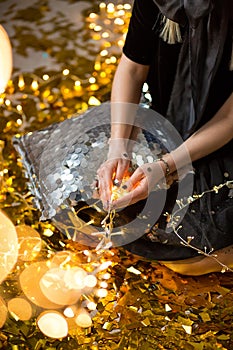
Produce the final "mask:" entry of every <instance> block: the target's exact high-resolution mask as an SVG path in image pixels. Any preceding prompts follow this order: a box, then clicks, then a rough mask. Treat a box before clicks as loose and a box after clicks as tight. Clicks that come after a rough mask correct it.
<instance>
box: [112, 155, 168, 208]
mask: <svg viewBox="0 0 233 350" xmlns="http://www.w3.org/2000/svg"><path fill="white" fill-rule="evenodd" d="M161 181H164V182H165V183H166V179H165V175H164V169H163V167H162V164H161V162H159V161H158V162H154V163H145V164H143V165H142V166H140V167H139V168H137V169H136V170H135V172H134V173H133V174H132V175H131V177H130V178H129V180H128V181H127V182H125V183H123V184H122V189H124V190H125V192H126V194H125V195H123V196H122V197H120V198H119V199H116V200H114V201H113V202H112V208H114V209H115V208H124V207H126V206H128V205H131V204H134V203H136V202H138V201H140V200H142V199H145V198H147V197H148V195H149V193H150V192H151V191H152V190H153V189H154V188H155V186H156V185H157V184H158V183H159V182H161Z"/></svg>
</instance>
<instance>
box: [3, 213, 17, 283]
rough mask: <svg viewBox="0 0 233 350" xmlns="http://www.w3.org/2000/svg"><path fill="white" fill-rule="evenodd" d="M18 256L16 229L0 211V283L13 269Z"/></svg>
mask: <svg viewBox="0 0 233 350" xmlns="http://www.w3.org/2000/svg"><path fill="white" fill-rule="evenodd" d="M17 258H18V238H17V234H16V229H15V226H14V225H13V223H12V222H11V221H10V219H8V217H7V216H6V215H5V214H4V213H3V212H2V211H0V283H1V282H2V281H3V280H4V279H5V278H6V277H7V275H8V274H9V273H10V272H11V270H12V269H13V267H14V265H15V263H16V261H17Z"/></svg>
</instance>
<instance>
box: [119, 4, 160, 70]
mask: <svg viewBox="0 0 233 350" xmlns="http://www.w3.org/2000/svg"><path fill="white" fill-rule="evenodd" d="M158 14H159V10H158V8H157V6H156V5H155V3H154V2H153V0H135V1H134V5H133V10H132V16H131V19H130V23H129V28H128V33H127V36H126V41H125V45H124V47H123V53H124V54H125V55H126V56H127V57H128V58H129V59H131V60H132V61H134V62H136V63H140V64H145V65H149V64H150V63H151V58H152V52H153V47H154V44H155V40H156V34H155V32H154V30H153V26H154V24H155V23H156V21H157V18H158Z"/></svg>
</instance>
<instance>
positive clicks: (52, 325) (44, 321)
mask: <svg viewBox="0 0 233 350" xmlns="http://www.w3.org/2000/svg"><path fill="white" fill-rule="evenodd" d="M37 325H38V328H39V329H40V331H41V332H42V333H43V334H44V335H46V336H47V337H50V338H54V339H60V338H64V337H66V336H67V335H68V323H67V321H66V319H65V317H64V316H63V315H62V314H60V313H59V312H57V311H45V312H43V313H41V314H40V316H39V317H38V318H37Z"/></svg>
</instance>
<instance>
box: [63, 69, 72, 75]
mask: <svg viewBox="0 0 233 350" xmlns="http://www.w3.org/2000/svg"><path fill="white" fill-rule="evenodd" d="M69 73H70V71H69V69H64V70H63V72H62V74H63V75H68V74H69Z"/></svg>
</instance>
